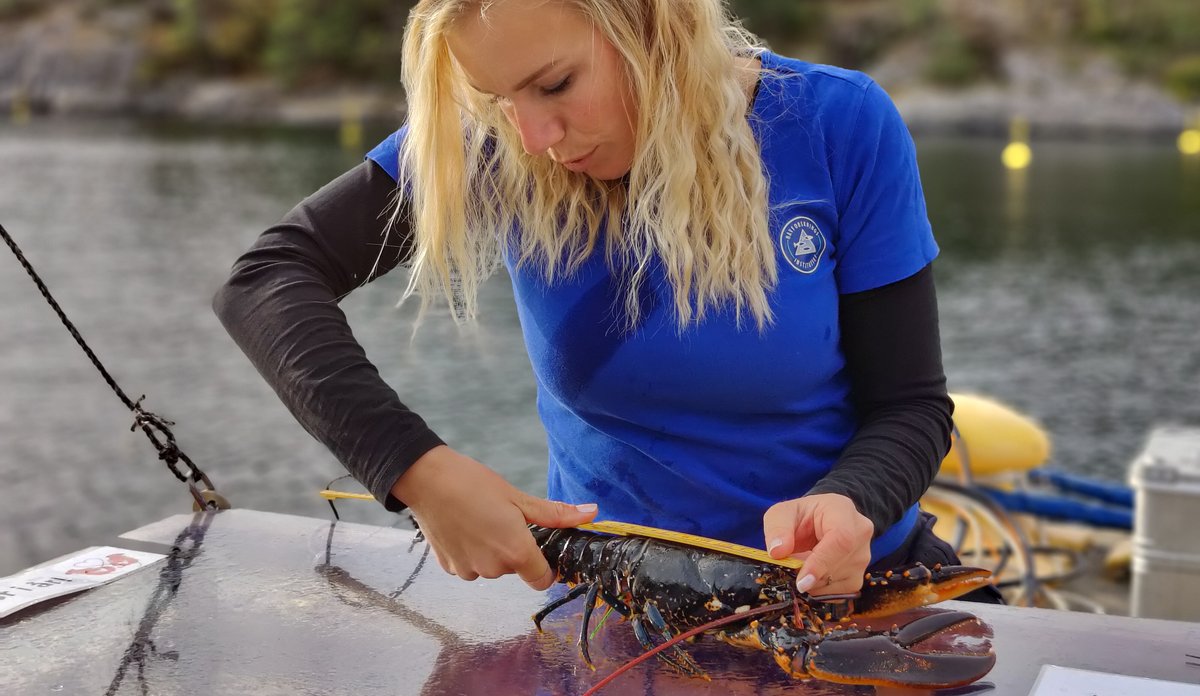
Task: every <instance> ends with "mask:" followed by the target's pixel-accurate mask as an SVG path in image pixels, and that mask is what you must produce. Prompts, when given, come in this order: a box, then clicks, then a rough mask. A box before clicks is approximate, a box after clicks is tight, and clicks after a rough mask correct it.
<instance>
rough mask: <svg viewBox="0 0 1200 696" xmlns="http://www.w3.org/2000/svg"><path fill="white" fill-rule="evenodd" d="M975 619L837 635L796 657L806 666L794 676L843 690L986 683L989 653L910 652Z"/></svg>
mask: <svg viewBox="0 0 1200 696" xmlns="http://www.w3.org/2000/svg"><path fill="white" fill-rule="evenodd" d="M976 620H977V619H976V617H975V616H974V615H972V614H969V613H967V612H961V611H952V612H942V613H938V614H932V615H929V616H925V617H922V618H920V619H917V620H916V621H913V622H912V623H910V624H908V625H907V626H905V627H904V628H902V629H899V630H896V631H892V632H887V633H870V632H867V631H861V632H855V631H853V630H851V631H838V634H839V635H838V636H837V637H836V638H833V637H830V638H827V639H826V640H823V641H821V642H819V643H817V644H816V645H813V646H811V647H809V649H808V650H807V651H805V652H802V653H798V654H796V656H795V658H794V659H795V660H796V661H801V662H803V665H796V664H794V665H792V669H793V670H798V671H803V672H804V673H806V674H808V675H809V676H812V677H816V678H818V679H824V680H826V681H831V682H836V683H841V684H870V685H875V686H897V687H908V688H931V689H932V688H950V687H956V686H963V685H966V684H970V683H971V682H973V681H975V680H977V679H979V678H981V677H983V675H985V674H987V673H988V671H990V670H991V669H992V667H993V666H994V665H995V664H996V655H995V653H993V652H991V651H990V650H989V651H988V652H986V653H983V654H970V653H967V654H961V653H922V652H915V651H913V650H910V649H909V647H910V646H912V645H915V644H916V643H919V642H921V641H922V640H925V639H927V638H929V637H931V636H933V635H934V634H936V633H940V632H941V631H944V630H946V629H948V628H952V627H954V626H957V625H959V624H963V623H965V622H968V621H976Z"/></svg>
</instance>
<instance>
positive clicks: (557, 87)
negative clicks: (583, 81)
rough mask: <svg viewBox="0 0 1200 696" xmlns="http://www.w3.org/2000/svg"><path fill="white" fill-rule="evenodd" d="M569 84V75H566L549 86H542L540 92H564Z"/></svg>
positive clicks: (549, 93) (548, 93) (547, 93)
mask: <svg viewBox="0 0 1200 696" xmlns="http://www.w3.org/2000/svg"><path fill="white" fill-rule="evenodd" d="M570 85H571V76H570V75H567V76H566V77H564V78H563V79H561V80H559V81H558V82H557V83H555V84H553V85H551V86H549V87H543V88H542V94H545V95H553V94H561V93H563V92H565V91H566V90H567V87H569V86H570Z"/></svg>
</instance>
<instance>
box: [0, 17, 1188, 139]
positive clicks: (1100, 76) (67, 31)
mask: <svg viewBox="0 0 1200 696" xmlns="http://www.w3.org/2000/svg"><path fill="white" fill-rule="evenodd" d="M102 19H103V22H100V23H96V22H95V20H94V19H93V21H90V22H87V23H85V22H83V21H82V20H81V19H80V18H79V17H78V15H77V14H75V13H72V12H67V11H63V12H51V13H49V14H48V15H46V16H45V17H43V18H41V19H39V20H37V21H33V22H26V23H23V24H16V25H0V109H3V110H4V112H7V113H11V114H13V116H14V119H15V120H24V119H25V118H30V117H33V118H36V117H37V115H39V114H53V115H56V116H68V117H108V116H117V117H143V118H171V119H181V120H187V121H197V122H203V123H206V124H227V125H236V124H287V125H314V126H319V125H337V124H340V123H345V122H347V121H352V122H364V123H380V124H395V123H398V122H399V121H400V119H401V117H402V110H403V107H402V99H401V97H400V93H399V90H398V89H397V90H396V91H394V92H390V93H389V92H387V91H386V90H380V89H378V88H370V87H354V86H346V87H339V88H335V89H324V90H313V91H308V92H287V91H285V90H283V89H282V88H281V87H280V86H279V85H277V84H275V83H273V82H271V81H269V80H266V79H243V80H200V79H195V78H191V79H188V78H176V79H174V80H172V81H169V82H166V83H160V84H147V83H145V81H144V80H142V79H141V77H140V75H139V71H138V66H139V64H140V60H141V48H140V46H139V44H138V42H137V41H136V40H135V37H136V36H137V32H138V30H139V26H140V25H139V22H140V21H141V20H140V18H139V16H138V14H137V13H135V12H132V11H131V12H126V13H122V12H117V11H112V12H107V13H105V14H104V15H103V17H102ZM919 58H920V57H919V56H918V55H913V54H912V52H907V53H906V52H904V51H900V52H897V53H894V54H890V55H889V56H888V57H887V59H886V60H884V61H883V62H881V63H880V64H879V65H877V66H876V67H875V68H873V69H868V72H869V73H870V74H871V75H872V76H873V77H875V79H876V80H878V81H879V83H880V84H882V85H883V86H884V87H885V88H886V89H887V90H888V91H889V92H890V93H891V94H892V96H893V98H894V99H895V101H896V104H897V106H898V108H899V109H900V111H901V113H902V114H903V115H904V118H905V120H906V121H907V122H908V124H909V126H910V128H911V129H912V130H913V131H914V132H917V133H921V134H934V133H965V134H986V135H1003V134H1006V133H1007V132H1008V129H1009V124H1010V123H1011V122H1012V120H1013V119H1014V118H1021V119H1023V120H1025V121H1026V122H1027V123H1028V124H1029V129H1030V136H1031V137H1032V138H1035V139H1040V138H1056V139H1058V138H1072V139H1075V138H1092V137H1122V136H1124V137H1139V138H1155V139H1157V138H1166V137H1171V138H1173V137H1175V136H1176V135H1177V134H1178V133H1179V131H1180V130H1181V129H1182V128H1184V127H1185V125H1186V124H1188V123H1191V122H1195V121H1196V120H1197V119H1200V110H1197V109H1194V108H1193V109H1189V108H1188V107H1186V106H1185V105H1183V104H1181V103H1179V102H1178V101H1176V100H1174V99H1173V98H1171V97H1170V96H1169V95H1168V94H1166V93H1165V92H1164V91H1163V90H1161V89H1159V88H1158V87H1156V86H1154V85H1151V84H1148V83H1145V82H1137V81H1134V80H1131V79H1129V78H1127V77H1126V76H1124V75H1123V74H1122V73H1121V71H1120V70H1119V69H1118V68H1117V67H1116V66H1115V65H1114V64H1113V63H1112V62H1111V61H1108V60H1106V59H1104V58H1103V57H1101V56H1096V57H1090V58H1087V59H1086V60H1079V59H1078V57H1074V58H1072V59H1071V60H1069V61H1068V60H1067V59H1065V58H1064V57H1063V56H1061V55H1059V54H1058V52H1056V51H1054V50H1052V49H1026V48H1014V49H1010V50H1009V51H1008V52H1007V53H1006V55H1005V58H1004V61H1003V75H1002V78H1001V80H1000V81H997V82H995V83H991V84H983V85H977V86H973V87H969V88H966V89H961V90H953V91H951V90H945V89H938V88H934V87H932V86H930V85H927V84H923V83H921V82H919V81H916V80H914V79H913V76H915V75H919V74H920V70H919V69H918V68H917V67H916V65H917V64H918V61H919ZM1068 65H1069V66H1070V67H1068Z"/></svg>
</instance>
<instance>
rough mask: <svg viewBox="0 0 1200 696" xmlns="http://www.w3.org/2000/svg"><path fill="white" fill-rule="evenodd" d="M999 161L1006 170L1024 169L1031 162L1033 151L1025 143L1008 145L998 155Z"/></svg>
mask: <svg viewBox="0 0 1200 696" xmlns="http://www.w3.org/2000/svg"><path fill="white" fill-rule="evenodd" d="M1000 161H1001V162H1003V163H1004V166H1005V167H1006V168H1008V169H1024V168H1026V167H1028V166H1029V163H1030V162H1032V161H1033V150H1031V149H1030V148H1029V145H1027V144H1025V143H1009V144H1008V145H1006V146H1004V151H1003V152H1001V153H1000Z"/></svg>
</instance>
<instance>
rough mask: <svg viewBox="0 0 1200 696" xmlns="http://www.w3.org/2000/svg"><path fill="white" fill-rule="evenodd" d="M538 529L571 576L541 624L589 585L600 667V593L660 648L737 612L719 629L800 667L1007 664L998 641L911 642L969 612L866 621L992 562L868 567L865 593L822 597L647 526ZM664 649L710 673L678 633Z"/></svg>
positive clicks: (563, 573)
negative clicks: (617, 531)
mask: <svg viewBox="0 0 1200 696" xmlns="http://www.w3.org/2000/svg"><path fill="white" fill-rule="evenodd" d="M530 531H531V532H532V534H533V536H534V539H535V540H536V541H537V544H538V547H539V548H540V549H541V551H542V554H543V555H544V556H545V557H546V560H547V561H548V562H549V564H550V567H551V568H553V569H554V570H555V572H556V574H557V581H558V582H561V583H565V584H567V585H568V586H569V587H570V588H571V589H570V590H569V591H568V592H566V593H565V594H564V595H563V596H561V597H559V598H557V599H555V600H554V601H552V602H550V603H549V604H547V605H546V606H545V607H544V608H543V609H542V610H541V611H539V612H538V613H537V614H534V616H533V621H534V624H535V625H536V626H537V629H538V630H539V631H541V630H542V621H543V620H544V619H545V618H546V617H547V616H549V615H550V613H551V612H553V611H555V610H556V609H558V608H559V607H561V606H563V605H565V604H567V603H568V602H570V601H572V600H574V599H576V598H578V597H579V596H581V595H584V596H585V599H584V604H583V620H582V625H581V627H580V631H579V649H580V652H581V654H582V657H583V660H584V662H585V663H586V664H587V665H588V666H589V667H592V668H593V669H594V667H593V665H592V660H591V656H590V653H589V646H588V631H589V624H590V623H591V617H592V613H593V610H594V609H595V607H596V605H597V600H602V601H603V602H604V603H605V604H607V605H608V606H610V607H612V609H613V610H615V611H616V612H618V613H619V614H621V615H622V616H624V617H625V618H626V619H628V620H629V622H630V624H631V626H632V628H633V633H634V635H635V636H636V638H637V640H638V643H639V644H640V645H641V646H642V648H644V649H646V650H651V649H654V648H655V643H654V641H655V639H656V638H658V639H661V640H663V641H667V642H670V641H671V639H672V638H673V636H674V635H675V634H676V633H678V632H679V631H683V630H687V629H696V628H698V627H700V626H704V625H706V624H708V623H710V622H713V621H714V620H717V619H726V624H727V625H726V626H724V627H722V628H720V629H719V630H718V629H712V630H710V631H709V634H711V635H712V636H713V637H715V638H716V639H717V640H720V641H723V642H725V643H728V644H730V645H734V646H739V647H749V648H756V649H760V650H766V651H768V652H770V653H771V654H772V656H773V657H774V659H775V662H776V663H778V664H779V666H780V667H781V668H782V669H783V670H784V671H785V672H787V673H788V674H789V675H791V676H792V677H795V678H799V679H809V678H816V679H822V680H825V681H830V682H835V683H841V684H865V685H875V686H901V687H909V688H946V687H956V686H963V685H966V684H970V683H971V682H973V681H975V680H977V679H979V678H981V677H982V676H983V675H985V674H987V672H988V671H989V670H990V669H991V668H992V666H993V665H994V664H995V660H996V657H995V654H994V653H992V652H991V650H988V651H987V652H986V653H983V654H979V653H972V654H955V653H949V652H942V653H922V652H916V651H913V650H911V649H910V647H911V646H913V645H915V644H917V643H920V642H922V641H924V640H927V639H929V638H931V637H932V636H934V635H935V634H938V633H941V632H942V631H945V630H948V629H950V628H953V627H957V626H962V625H964V624H968V623H971V622H978V619H977V618H976V617H975V616H974V615H972V614H969V613H967V612H962V611H946V612H940V613H935V614H931V615H928V616H924V617H922V618H919V619H916V620H914V621H912V622H911V623H909V624H907V625H905V626H903V627H895V626H893V627H891V628H890V629H887V630H879V629H872V628H866V627H860V626H859V625H858V624H857V623H855V621H856V620H857V619H869V618H872V617H882V616H891V615H893V614H897V613H899V612H902V611H905V610H908V609H914V608H917V607H921V606H925V605H928V604H933V603H935V602H940V601H942V600H946V599H953V598H954V597H958V596H961V595H963V594H965V593H967V592H970V591H971V590H973V589H976V588H978V587H981V586H983V585H985V584H987V583H988V582H990V581H989V576H990V575H991V573H990V572H989V571H987V570H984V569H982V568H970V567H966V566H941V565H938V566H934V567H932V568H927V567H925V566H924V565H921V564H919V563H918V564H915V565H911V566H908V567H905V568H900V569H896V570H890V571H886V572H882V573H868V574H867V576H866V578H865V581H864V583H863V590H862V592H861V593H858V594H856V595H837V596H826V597H815V596H809V595H807V594H801V593H799V592H797V591H796V590H795V575H794V572H793V571H791V570H789V569H788V568H785V567H783V566H779V565H774V564H771V563H764V562H759V561H753V560H748V559H745V558H741V557H739V556H734V555H730V554H725V553H720V552H716V551H709V550H704V549H699V548H695V547H691V546H686V545H683V544H677V543H673V542H668V541H662V540H658V539H651V538H647V537H637V536H633V537H615V536H610V535H606V534H597V533H594V532H588V531H583V530H578V529H547V528H545V527H540V526H537V525H530ZM768 605H774V606H775V607H776V608H775V609H770V608H769V606H768ZM752 610H753V611H752ZM763 612H766V613H763ZM742 613H746V614H747V615H748V616H747V619H746V620H745V621H737V620H733V619H729V618H728V617H731V616H733V615H737V614H742ZM750 614H758V616H754V617H751V616H749V615H750ZM658 658H659V659H660V660H662V661H664V662H665V663H666V664H668V665H670V666H671V667H673V668H674V669H676V670H677V671H679V672H681V673H683V674H686V675H689V676H694V677H706V674H705V672H704V670H703V669H701V668H700V666H699V665H698V664H696V662H695V661H694V660H693V659H692V658H691V656H689V655H688V654H687V652H686V651H684V650H683V648H682V647H681V646H680V645H678V644H676V645H673V646H671V648H670V649H669V650H667V651H663V652H659V654H658Z"/></svg>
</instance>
